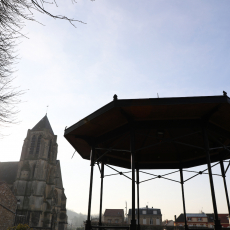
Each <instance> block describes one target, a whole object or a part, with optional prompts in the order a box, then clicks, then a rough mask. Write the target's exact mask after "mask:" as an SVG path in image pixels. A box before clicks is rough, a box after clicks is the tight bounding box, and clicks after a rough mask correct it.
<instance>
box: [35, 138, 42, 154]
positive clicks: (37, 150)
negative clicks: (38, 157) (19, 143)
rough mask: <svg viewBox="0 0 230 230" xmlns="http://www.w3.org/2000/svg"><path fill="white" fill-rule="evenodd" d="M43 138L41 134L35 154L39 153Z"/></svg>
mask: <svg viewBox="0 0 230 230" xmlns="http://www.w3.org/2000/svg"><path fill="white" fill-rule="evenodd" d="M41 138H42V136H41V135H40V136H39V137H38V142H37V147H36V152H35V154H39V150H40V144H41Z"/></svg>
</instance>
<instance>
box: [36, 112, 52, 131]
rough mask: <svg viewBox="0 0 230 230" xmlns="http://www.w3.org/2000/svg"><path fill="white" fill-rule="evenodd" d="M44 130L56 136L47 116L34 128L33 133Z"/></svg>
mask: <svg viewBox="0 0 230 230" xmlns="http://www.w3.org/2000/svg"><path fill="white" fill-rule="evenodd" d="M43 129H47V130H49V131H50V133H51V134H53V135H54V132H53V129H52V127H51V125H50V122H49V120H48V117H47V114H46V115H45V116H44V117H43V118H42V119H41V120H40V121H39V122H38V123H37V124H36V125H35V126H34V127H33V128H32V131H42V130H43Z"/></svg>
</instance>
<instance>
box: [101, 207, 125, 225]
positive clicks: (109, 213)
mask: <svg viewBox="0 0 230 230" xmlns="http://www.w3.org/2000/svg"><path fill="white" fill-rule="evenodd" d="M103 222H104V223H109V224H110V223H111V224H112V223H114V224H118V223H120V224H123V223H124V210H123V209H106V210H105V212H104V215H103Z"/></svg>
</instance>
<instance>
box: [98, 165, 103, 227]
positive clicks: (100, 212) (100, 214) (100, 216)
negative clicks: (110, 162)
mask: <svg viewBox="0 0 230 230" xmlns="http://www.w3.org/2000/svg"><path fill="white" fill-rule="evenodd" d="M103 179H104V163H103V162H101V193H100V211H99V226H101V225H102V221H101V219H102V197H103Z"/></svg>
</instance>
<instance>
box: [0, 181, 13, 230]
mask: <svg viewBox="0 0 230 230" xmlns="http://www.w3.org/2000/svg"><path fill="white" fill-rule="evenodd" d="M16 208H17V199H16V197H15V196H14V194H13V192H12V191H11V189H10V187H9V186H8V185H7V184H6V183H4V182H0V217H1V218H0V229H7V228H8V227H12V226H13V225H14V219H15V212H16Z"/></svg>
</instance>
